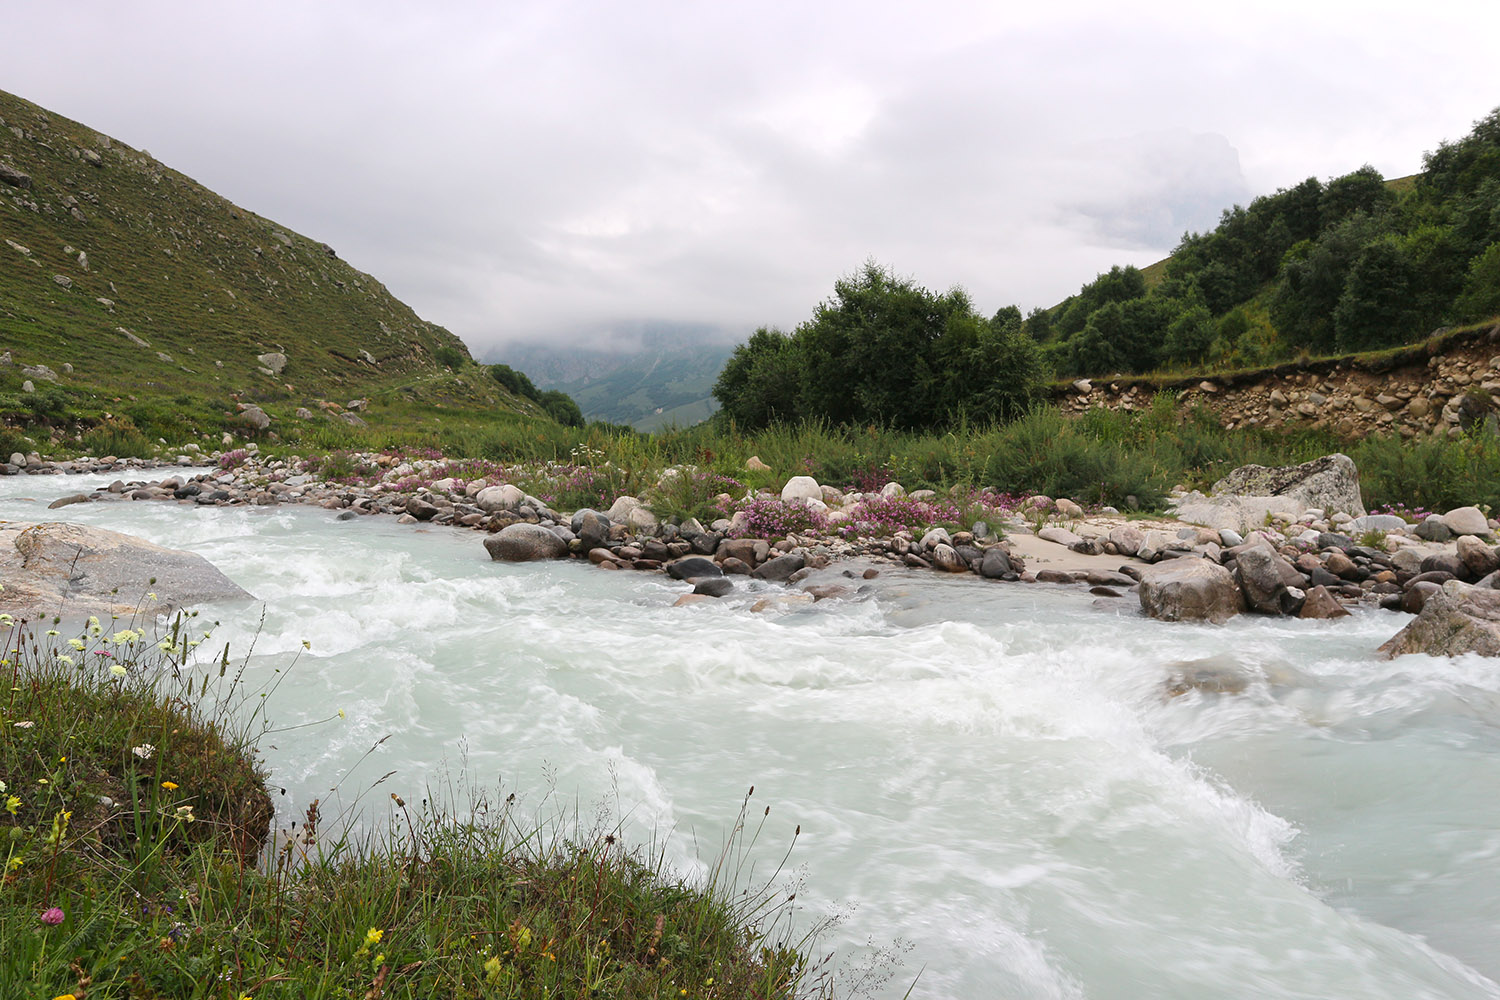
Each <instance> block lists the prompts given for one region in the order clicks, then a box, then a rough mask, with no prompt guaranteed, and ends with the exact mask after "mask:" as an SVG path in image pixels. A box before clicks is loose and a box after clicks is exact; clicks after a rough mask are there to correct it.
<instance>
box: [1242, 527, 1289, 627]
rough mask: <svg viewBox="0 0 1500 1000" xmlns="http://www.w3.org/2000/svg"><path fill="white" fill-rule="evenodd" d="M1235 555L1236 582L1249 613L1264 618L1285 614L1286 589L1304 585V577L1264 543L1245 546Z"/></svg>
mask: <svg viewBox="0 0 1500 1000" xmlns="http://www.w3.org/2000/svg"><path fill="white" fill-rule="evenodd" d="M1234 556H1235V558H1234V580H1235V583H1237V584H1238V585H1239V588H1240V591H1241V593H1243V594H1244V596H1245V604H1246V605H1247V606H1248V607H1249V608H1250V610H1251V611H1256V612H1259V613H1260V614H1263V615H1280V614H1285V613H1286V611H1287V607H1286V604H1287V588H1288V586H1289V585H1296V584H1299V583H1301V582H1302V574H1301V573H1298V572H1297V571H1296V570H1295V569H1293V568H1292V565H1291V564H1290V563H1288V562H1287V561H1286V560H1285V559H1283V558H1281V556H1280V555H1278V554H1277V553H1276V552H1275V551H1274V550H1273V549H1272V548H1271V547H1270V546H1269V545H1267V544H1266V543H1265V542H1255V543H1252V544H1249V545H1245V546H1243V547H1241V548H1239V549H1237V550H1236V551H1235V554H1234ZM1289 581H1290V583H1289Z"/></svg>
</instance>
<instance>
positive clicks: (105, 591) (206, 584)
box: [0, 521, 253, 618]
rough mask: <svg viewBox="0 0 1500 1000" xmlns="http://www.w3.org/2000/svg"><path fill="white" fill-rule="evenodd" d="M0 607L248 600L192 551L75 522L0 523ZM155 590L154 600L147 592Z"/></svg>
mask: <svg viewBox="0 0 1500 1000" xmlns="http://www.w3.org/2000/svg"><path fill="white" fill-rule="evenodd" d="M0 578H3V579H4V581H5V590H4V591H0V610H4V611H6V612H8V613H10V614H12V615H15V616H16V617H18V618H19V617H34V616H38V615H64V616H66V617H75V616H76V617H87V616H88V615H99V616H101V617H103V616H104V615H113V614H120V615H128V614H131V613H134V612H135V611H137V610H141V611H144V612H145V613H146V614H147V615H154V614H157V613H166V612H170V611H173V610H176V609H177V608H181V607H186V606H189V605H194V604H204V603H207V602H211V601H234V600H253V598H252V597H251V595H250V594H248V593H246V592H245V591H244V589H242V588H241V587H240V586H239V585H238V584H236V583H235V582H234V581H233V580H230V579H229V578H228V577H227V576H225V575H224V574H223V573H221V572H219V571H218V570H217V569H215V568H214V567H213V566H212V565H211V564H210V563H209V562H208V560H206V559H204V558H203V557H202V556H200V555H198V554H196V553H193V552H184V551H182V550H180V549H168V548H163V547H162V546H160V545H155V544H153V543H151V542H148V541H146V540H145V539H143V538H136V537H134V536H132V535H126V534H121V533H120V532H118V531H108V530H105V529H104V528H91V527H85V526H83V525H78V524H64V523H61V522H44V523H41V524H28V523H23V522H19V521H13V522H9V523H5V524H0ZM148 594H155V595H156V600H155V601H152V600H151V599H150V598H149V597H148V596H147V595H148Z"/></svg>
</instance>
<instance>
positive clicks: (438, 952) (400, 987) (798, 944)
mask: <svg viewBox="0 0 1500 1000" xmlns="http://www.w3.org/2000/svg"><path fill="white" fill-rule="evenodd" d="M0 626H3V627H4V628H5V629H6V632H5V633H4V634H5V637H6V646H5V654H4V658H3V669H4V672H5V675H6V677H7V679H8V680H9V684H8V688H9V690H8V692H6V694H5V697H4V700H3V702H0V704H3V713H0V781H3V782H4V789H3V791H0V828H3V829H4V832H5V837H4V847H3V849H0V855H3V859H4V867H3V875H0V940H3V941H4V948H3V949H0V995H3V996H7V997H9V996H28V997H31V996H37V997H65V996H68V995H72V996H74V997H75V998H78V1000H85V998H86V1000H117V998H118V1000H124V998H130V1000H148V998H173V1000H176V998H199V997H202V998H215V1000H217V998H230V1000H243V998H246V997H252V998H258V1000H266V998H272V997H274V998H283V997H284V998H294V997H295V998H299V1000H301V998H335V997H338V998H348V997H366V998H372V997H402V998H423V1000H426V998H431V997H486V998H489V997H546V996H558V997H619V998H635V997H653V998H668V997H670V998H678V1000H680V998H683V997H712V998H737V997H799V996H825V995H829V994H830V992H831V990H832V974H831V971H830V969H829V968H828V966H827V964H826V959H825V960H824V961H823V962H821V963H816V962H813V961H812V960H811V959H810V958H809V954H810V952H809V948H810V945H811V940H810V937H809V934H810V931H809V929H808V926H807V925H806V922H805V921H803V920H801V919H800V918H799V919H795V920H794V919H793V917H794V912H795V905H796V904H795V901H794V900H795V895H794V894H793V895H792V897H791V898H790V899H789V898H788V897H787V894H786V893H785V892H784V891H783V890H782V889H781V888H779V887H778V885H777V873H773V874H772V875H771V876H770V877H769V878H766V879H764V880H760V881H752V880H751V879H750V878H749V876H750V874H751V873H750V872H749V871H748V869H747V868H746V858H747V857H750V856H751V854H752V853H753V852H752V851H751V848H752V847H753V844H754V841H755V839H756V837H757V835H758V832H759V827H758V825H757V824H756V823H755V822H754V819H755V817H756V816H757V815H758V816H759V817H760V819H761V820H762V822H763V820H764V815H765V813H763V812H762V813H756V811H754V810H753V809H752V808H751V806H750V802H751V800H750V797H749V796H747V797H746V800H745V804H744V806H743V807H742V809H741V813H740V816H739V818H738V820H737V822H736V823H735V825H734V828H733V830H732V832H731V834H730V836H729V838H728V840H727V842H726V847H725V849H724V851H723V853H722V854H721V856H720V857H719V859H718V861H717V863H716V864H714V865H713V866H712V867H711V871H710V874H709V876H708V877H707V879H706V880H705V879H688V878H684V877H681V876H679V875H678V874H676V873H674V872H673V871H672V870H671V868H670V867H669V866H668V865H667V863H666V861H665V854H664V851H663V850H662V849H655V850H652V849H644V848H637V847H631V846H629V845H626V844H624V843H623V842H622V841H621V838H620V836H619V831H618V829H617V828H616V829H585V828H584V827H582V826H581V825H578V824H577V823H576V822H575V823H573V824H569V823H567V822H566V821H564V820H563V819H546V820H537V819H534V818H533V819H528V818H527V817H525V816H522V815H521V814H520V813H519V812H518V810H517V809H516V807H515V796H514V795H513V794H512V795H510V796H507V797H504V798H501V797H499V796H498V794H497V795H496V796H493V797H486V796H483V795H477V796H472V797H471V798H470V799H469V801H468V802H466V803H459V802H456V801H455V800H454V798H453V797H452V796H449V795H444V794H432V795H429V796H428V797H427V798H425V799H424V800H423V801H422V802H420V803H412V804H408V803H407V802H405V801H403V800H402V799H400V798H399V797H398V796H395V795H392V796H391V798H390V802H389V808H388V810H386V813H385V817H384V823H385V826H384V828H383V829H380V828H379V822H380V821H379V819H378V818H377V819H376V820H375V821H374V825H369V824H367V825H364V826H355V825H352V823H351V822H350V821H349V820H348V819H347V818H346V819H344V820H342V821H341V820H338V819H335V820H332V821H330V820H329V819H328V818H327V817H324V816H322V815H320V812H319V804H318V803H317V802H316V801H315V802H314V803H312V804H311V805H310V806H309V807H308V809H307V810H306V812H305V813H304V815H303V816H302V817H301V820H300V823H298V822H293V823H291V824H290V825H289V826H288V827H287V828H286V829H283V830H281V831H279V832H278V833H277V835H276V836H275V837H274V839H273V840H272V841H271V844H270V846H269V847H267V848H266V849H265V850H264V851H262V850H261V843H262V839H263V838H265V836H266V834H267V832H268V831H269V829H270V827H271V825H272V808H271V802H270V799H269V797H268V795H267V792H266V787H265V783H264V782H265V770H264V767H263V765H262V764H261V763H260V761H259V758H258V756H257V753H256V750H255V744H256V741H257V739H258V738H259V737H260V736H262V735H263V734H264V733H266V732H267V731H268V723H267V722H266V719H265V714H264V705H265V703H266V702H265V701H264V700H263V699H262V698H260V697H259V694H261V693H262V692H252V691H247V690H246V689H245V686H244V682H243V674H242V666H241V667H236V666H235V665H234V664H233V663H232V661H231V658H230V655H229V650H228V649H227V647H226V648H225V649H224V650H223V651H222V652H221V653H219V654H218V655H217V656H215V657H208V658H204V657H202V656H200V655H199V652H198V651H199V650H200V649H203V648H205V647H204V646H203V645H202V643H205V642H208V641H209V640H208V638H207V637H205V636H204V635H203V630H201V629H199V628H198V627H197V625H196V622H195V621H194V620H192V619H187V618H179V619H178V620H177V622H176V623H175V624H174V625H172V626H170V627H168V628H165V629H164V630H163V631H162V633H161V634H160V635H156V634H153V635H151V636H149V637H148V636H147V634H146V631H147V630H146V629H142V628H137V627H134V626H133V625H132V624H130V623H127V624H125V625H124V626H122V625H121V623H119V622H109V623H100V622H98V621H97V620H95V621H91V622H90V623H88V624H86V625H83V626H81V627H79V628H77V629H74V630H66V631H64V630H62V629H59V628H52V629H47V628H36V627H31V626H28V625H26V624H24V623H20V622H15V621H12V620H10V619H8V618H0ZM751 792H752V793H753V789H752V790H751ZM368 811H370V810H367V812H368ZM767 812H768V810H767ZM361 831H363V832H361ZM783 861H784V859H783Z"/></svg>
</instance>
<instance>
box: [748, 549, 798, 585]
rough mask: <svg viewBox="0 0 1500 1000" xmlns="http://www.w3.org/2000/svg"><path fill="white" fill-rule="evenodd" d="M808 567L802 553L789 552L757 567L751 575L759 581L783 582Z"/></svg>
mask: <svg viewBox="0 0 1500 1000" xmlns="http://www.w3.org/2000/svg"><path fill="white" fill-rule="evenodd" d="M805 565H807V559H806V558H805V557H803V556H802V555H801V554H800V553H796V552H788V553H787V554H786V555H780V556H777V557H776V558H775V559H770V560H767V561H766V562H764V563H762V564H761V565H760V566H757V567H756V568H755V569H754V570H753V571H752V572H751V573H750V575H751V576H753V577H755V579H757V580H770V581H772V582H777V583H779V582H783V581H785V580H786V579H787V578H788V577H790V576H791V575H792V574H793V573H795V572H797V571H798V570H799V569H801V568H802V567H803V566H805Z"/></svg>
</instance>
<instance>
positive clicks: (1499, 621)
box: [1380, 580, 1500, 659]
mask: <svg viewBox="0 0 1500 1000" xmlns="http://www.w3.org/2000/svg"><path fill="white" fill-rule="evenodd" d="M1380 652H1381V653H1383V654H1384V655H1385V656H1386V657H1387V658H1389V659H1394V658H1396V657H1398V656H1404V655H1405V654H1407V653H1426V654H1428V655H1429V656H1459V655H1461V654H1463V653H1478V654H1479V655H1480V656H1500V590H1488V589H1484V588H1479V587H1470V586H1467V585H1466V584H1462V583H1459V582H1458V581H1457V580H1450V581H1448V582H1447V583H1445V584H1443V585H1442V587H1441V588H1440V589H1438V590H1437V591H1436V592H1434V593H1432V594H1431V595H1429V596H1428V598H1427V600H1426V602H1425V603H1424V604H1423V605H1422V611H1421V613H1420V614H1418V615H1417V617H1415V618H1413V619H1412V620H1411V621H1410V622H1408V623H1407V625H1406V627H1405V628H1403V629H1402V630H1401V631H1399V632H1397V633H1396V634H1395V635H1393V636H1391V638H1390V639H1388V640H1386V642H1385V644H1384V645H1382V646H1381V647H1380Z"/></svg>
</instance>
